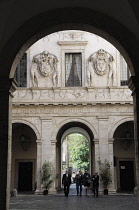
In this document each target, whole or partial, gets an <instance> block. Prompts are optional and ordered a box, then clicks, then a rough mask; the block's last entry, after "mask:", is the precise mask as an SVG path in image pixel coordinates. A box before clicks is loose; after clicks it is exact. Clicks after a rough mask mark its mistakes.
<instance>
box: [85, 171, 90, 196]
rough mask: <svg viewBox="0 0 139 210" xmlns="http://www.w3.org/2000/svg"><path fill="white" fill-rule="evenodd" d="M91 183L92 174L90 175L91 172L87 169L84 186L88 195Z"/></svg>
mask: <svg viewBox="0 0 139 210" xmlns="http://www.w3.org/2000/svg"><path fill="white" fill-rule="evenodd" d="M90 185H91V175H90V173H88V171H87V170H85V173H84V186H85V191H86V195H87V196H89V191H90Z"/></svg>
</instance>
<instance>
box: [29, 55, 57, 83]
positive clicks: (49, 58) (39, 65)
mask: <svg viewBox="0 0 139 210" xmlns="http://www.w3.org/2000/svg"><path fill="white" fill-rule="evenodd" d="M38 71H39V72H40V74H41V76H43V77H49V76H50V75H51V74H52V75H53V76H52V79H53V85H54V86H58V85H59V74H60V73H59V70H58V59H57V57H56V56H55V55H53V54H51V53H49V52H45V51H43V52H42V53H39V54H37V55H34V56H33V59H32V64H31V79H32V86H33V87H38V76H37V72H38Z"/></svg>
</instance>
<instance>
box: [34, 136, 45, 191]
mask: <svg viewBox="0 0 139 210" xmlns="http://www.w3.org/2000/svg"><path fill="white" fill-rule="evenodd" d="M36 143H37V169H36V171H37V174H36V176H37V177H36V178H37V179H36V180H37V189H36V191H35V194H38V195H40V194H43V191H42V189H41V166H42V141H41V140H36Z"/></svg>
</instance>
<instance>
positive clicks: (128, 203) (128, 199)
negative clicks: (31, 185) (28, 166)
mask: <svg viewBox="0 0 139 210" xmlns="http://www.w3.org/2000/svg"><path fill="white" fill-rule="evenodd" d="M84 194H85V190H83V195H82V197H80V196H77V195H76V190H75V188H73V189H72V188H71V190H70V195H69V196H68V198H67V197H65V196H64V193H63V192H60V193H57V194H55V195H46V196H45V195H18V196H17V197H11V200H10V209H12V210H19V209H24V210H44V209H45V210H63V209H66V210H81V209H84V210H94V209H95V210H139V203H138V202H137V198H136V197H135V196H134V195H132V194H131V195H130V194H129V195H128V194H127V195H118V194H116V195H108V196H104V195H99V197H98V198H94V196H93V195H92V193H91V194H90V196H89V197H87V196H85V195H84Z"/></svg>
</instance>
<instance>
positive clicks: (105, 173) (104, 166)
mask: <svg viewBox="0 0 139 210" xmlns="http://www.w3.org/2000/svg"><path fill="white" fill-rule="evenodd" d="M98 164H99V175H100V181H101V183H102V186H103V188H104V195H108V185H109V184H110V182H111V176H112V175H111V171H110V168H111V165H110V164H109V161H108V160H106V159H105V160H104V162H102V161H101V160H99V161H98Z"/></svg>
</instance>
